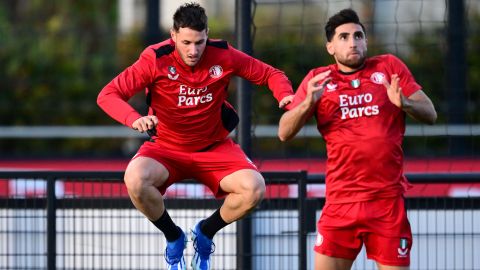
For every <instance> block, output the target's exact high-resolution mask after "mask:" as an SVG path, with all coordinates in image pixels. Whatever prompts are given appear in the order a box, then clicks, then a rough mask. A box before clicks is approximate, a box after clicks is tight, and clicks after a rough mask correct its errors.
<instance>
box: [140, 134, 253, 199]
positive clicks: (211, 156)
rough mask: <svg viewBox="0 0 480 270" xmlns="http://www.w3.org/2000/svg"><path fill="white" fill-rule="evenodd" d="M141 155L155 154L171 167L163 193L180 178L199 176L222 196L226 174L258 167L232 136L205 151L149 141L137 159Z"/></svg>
mask: <svg viewBox="0 0 480 270" xmlns="http://www.w3.org/2000/svg"><path fill="white" fill-rule="evenodd" d="M139 156H142V157H149V158H153V159H155V160H156V161H158V162H160V163H162V164H163V165H164V166H165V168H167V170H168V172H169V177H168V179H167V181H166V182H165V184H164V185H163V186H161V187H160V188H159V189H160V192H161V193H162V194H165V191H166V189H167V188H168V187H169V186H171V185H172V184H174V183H176V182H179V181H182V180H184V179H195V180H197V181H199V182H201V183H202V184H204V185H206V186H207V187H208V188H210V190H211V191H212V192H213V194H214V195H215V197H217V198H221V197H224V196H226V195H227V194H226V193H225V192H223V191H222V190H221V189H220V181H221V180H222V179H223V178H224V177H225V176H227V175H229V174H232V173H234V172H236V171H238V170H242V169H252V170H256V171H258V169H257V167H256V166H255V165H254V164H253V162H252V161H251V160H250V159H249V158H248V157H247V156H246V155H245V153H244V152H243V150H242V149H241V148H240V146H239V145H238V144H236V143H235V142H233V140H232V139H229V138H227V139H225V140H223V141H221V142H218V143H215V144H214V145H212V146H211V147H209V148H208V149H207V150H205V151H201V152H181V151H172V150H167V149H164V148H162V147H160V146H158V145H157V144H156V143H154V142H149V141H147V142H145V143H144V144H143V145H142V146H141V147H140V149H139V150H138V152H137V154H136V155H135V156H134V157H133V159H134V158H136V157H139Z"/></svg>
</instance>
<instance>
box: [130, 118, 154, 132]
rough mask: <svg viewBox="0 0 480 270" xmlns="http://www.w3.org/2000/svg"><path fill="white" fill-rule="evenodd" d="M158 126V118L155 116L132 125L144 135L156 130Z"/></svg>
mask: <svg viewBox="0 0 480 270" xmlns="http://www.w3.org/2000/svg"><path fill="white" fill-rule="evenodd" d="M157 124H158V118H157V117H156V116H155V115H147V116H143V117H140V118H138V119H137V120H135V122H133V124H132V128H133V129H135V130H137V131H138V132H140V133H144V132H148V131H149V130H154V129H155V127H156V126H157Z"/></svg>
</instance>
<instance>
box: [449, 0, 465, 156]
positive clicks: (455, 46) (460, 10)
mask: <svg viewBox="0 0 480 270" xmlns="http://www.w3.org/2000/svg"><path fill="white" fill-rule="evenodd" d="M447 9H448V10H447V12H448V27H447V29H448V31H447V33H448V35H447V39H448V40H447V44H448V47H447V59H446V60H447V63H446V65H445V66H446V67H447V70H446V74H447V87H448V89H447V93H448V124H464V123H466V120H467V119H466V118H467V106H466V104H467V103H468V100H467V75H466V73H467V56H466V55H467V54H466V45H465V42H466V26H465V24H466V23H465V21H466V19H465V16H466V15H465V3H464V0H449V1H448V5H447ZM449 147H450V153H451V154H453V155H456V156H464V155H465V154H466V153H467V151H468V147H467V144H466V140H465V138H457V137H453V138H451V141H450V146H449Z"/></svg>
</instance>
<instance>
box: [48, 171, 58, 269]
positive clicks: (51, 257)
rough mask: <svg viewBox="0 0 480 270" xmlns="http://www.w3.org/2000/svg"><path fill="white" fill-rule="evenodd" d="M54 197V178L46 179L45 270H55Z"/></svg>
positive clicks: (55, 208) (55, 227) (55, 216)
mask: <svg viewBox="0 0 480 270" xmlns="http://www.w3.org/2000/svg"><path fill="white" fill-rule="evenodd" d="M56 199H57V198H56V196H55V177H48V178H47V269H49V270H55V269H56V268H57V265H56V258H57V236H56V235H57V224H56V221H57V214H56V210H57V206H56Z"/></svg>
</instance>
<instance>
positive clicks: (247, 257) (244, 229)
mask: <svg viewBox="0 0 480 270" xmlns="http://www.w3.org/2000/svg"><path fill="white" fill-rule="evenodd" d="M251 10H252V8H251V0H236V1H235V32H236V37H237V48H238V49H239V50H241V51H243V52H244V53H246V54H252V37H251V23H252V18H251V17H252V14H251ZM251 92H252V85H251V84H250V83H249V82H247V81H246V80H244V79H241V78H238V79H237V107H238V108H237V109H238V113H239V115H240V122H239V125H238V128H237V138H238V143H239V144H240V146H241V147H242V149H243V151H244V152H245V154H246V155H247V156H249V157H250V155H251V137H250V136H251V107H252V105H251V95H252V94H251ZM251 239H252V220H251V217H250V216H246V217H244V218H243V219H241V220H239V221H237V253H238V254H239V256H237V269H252V240H251Z"/></svg>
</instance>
